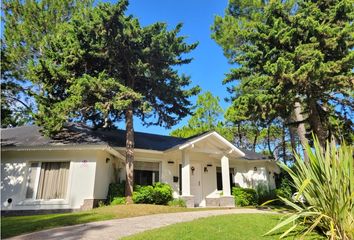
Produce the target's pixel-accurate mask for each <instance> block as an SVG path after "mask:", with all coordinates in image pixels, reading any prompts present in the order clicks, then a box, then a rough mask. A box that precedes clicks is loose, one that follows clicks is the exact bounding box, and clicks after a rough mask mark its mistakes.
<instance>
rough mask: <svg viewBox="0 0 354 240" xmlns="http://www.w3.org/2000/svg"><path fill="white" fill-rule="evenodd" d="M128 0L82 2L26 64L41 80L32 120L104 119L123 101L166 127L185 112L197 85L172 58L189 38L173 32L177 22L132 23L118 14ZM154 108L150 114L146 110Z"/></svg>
mask: <svg viewBox="0 0 354 240" xmlns="http://www.w3.org/2000/svg"><path fill="white" fill-rule="evenodd" d="M127 6H128V2H127V1H124V0H122V1H120V2H118V3H117V4H109V3H104V4H103V3H101V4H98V5H97V6H90V7H86V8H84V9H83V10H81V11H80V12H79V13H78V14H75V15H74V16H73V17H72V19H71V21H69V22H67V23H65V24H61V25H60V26H59V27H58V31H56V33H55V34H52V35H51V36H50V37H49V38H48V39H46V40H47V44H46V45H44V46H43V51H42V52H43V53H42V55H41V56H40V59H39V61H36V62H33V63H32V64H31V65H30V68H29V69H30V73H29V79H30V80H31V81H32V82H35V83H37V84H40V85H41V86H42V92H41V93H39V94H37V95H36V102H37V104H38V109H39V111H38V114H37V115H36V122H37V124H39V125H43V126H44V129H45V131H46V132H47V133H48V134H52V133H55V132H56V131H59V130H60V129H61V127H62V126H63V124H64V123H65V122H68V121H69V122H73V121H77V120H78V119H79V121H80V122H85V123H88V124H89V125H92V126H94V127H96V128H99V127H112V126H113V125H115V124H117V122H118V121H120V120H121V119H123V118H124V113H125V110H126V109H127V108H130V109H131V110H132V111H133V115H134V116H136V117H138V118H140V119H141V120H142V121H143V123H144V124H145V125H160V126H164V127H171V126H173V125H174V124H176V123H177V122H179V121H180V120H181V119H182V118H183V117H185V116H187V115H188V114H189V113H190V109H189V106H190V105H191V103H190V101H189V100H188V98H189V97H190V96H193V95H195V94H196V93H198V92H199V87H191V88H188V86H189V85H190V83H191V81H190V78H189V77H187V76H185V75H183V74H179V73H178V71H177V70H175V68H174V66H176V65H182V64H188V63H189V62H190V61H191V59H190V58H184V57H182V55H183V56H186V54H188V53H189V52H190V51H192V50H193V49H194V48H195V47H196V46H197V44H186V43H185V37H181V36H178V34H179V32H180V30H181V27H182V25H181V24H179V25H177V26H176V27H175V28H174V29H172V30H170V31H169V30H167V25H166V24H164V23H154V24H152V25H148V26H145V27H142V26H140V24H139V21H138V19H137V18H134V17H133V16H127V15H125V11H126V9H127ZM152 116H154V117H152Z"/></svg>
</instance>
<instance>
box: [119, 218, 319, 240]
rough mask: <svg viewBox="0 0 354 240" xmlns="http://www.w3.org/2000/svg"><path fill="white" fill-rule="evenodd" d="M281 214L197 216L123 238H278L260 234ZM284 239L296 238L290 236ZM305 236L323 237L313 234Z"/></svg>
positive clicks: (310, 237)
mask: <svg viewBox="0 0 354 240" xmlns="http://www.w3.org/2000/svg"><path fill="white" fill-rule="evenodd" d="M280 218H281V215H280V214H278V215H273V214H235V215H223V216H214V217H208V218H202V219H197V220H194V221H192V222H187V223H178V224H174V225H170V226H167V227H163V228H159V229H154V230H150V231H146V232H143V233H140V234H136V235H133V236H130V237H126V238H123V239H124V240H140V239H141V240H148V239H154V240H159V239H161V240H165V239H171V240H172V239H178V240H187V239H188V240H192V239H213V240H218V239H220V240H224V239H237V240H243V239H245V240H246V239H247V240H249V239H260V240H268V239H278V238H279V236H280V233H276V234H273V235H270V236H263V234H264V233H266V232H267V231H269V230H270V228H272V227H273V226H274V225H275V224H277V223H278V222H279V220H280ZM285 239H296V238H295V237H294V235H291V236H289V237H287V238H285ZM305 239H307V240H309V239H324V238H322V236H320V235H318V234H315V233H312V234H311V235H309V236H307V237H306V238H305Z"/></svg>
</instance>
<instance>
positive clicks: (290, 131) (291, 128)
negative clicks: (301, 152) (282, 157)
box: [289, 125, 297, 152]
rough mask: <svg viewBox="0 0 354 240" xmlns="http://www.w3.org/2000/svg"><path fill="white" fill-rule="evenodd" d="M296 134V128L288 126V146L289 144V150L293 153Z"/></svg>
mask: <svg viewBox="0 0 354 240" xmlns="http://www.w3.org/2000/svg"><path fill="white" fill-rule="evenodd" d="M295 132H296V128H294V127H293V126H291V125H290V126H289V134H290V144H291V149H292V150H293V152H296V150H297V149H296V141H295V134H296V133H295Z"/></svg>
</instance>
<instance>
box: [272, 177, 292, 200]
mask: <svg viewBox="0 0 354 240" xmlns="http://www.w3.org/2000/svg"><path fill="white" fill-rule="evenodd" d="M275 193H276V195H277V196H278V197H282V198H286V199H291V196H292V195H293V191H292V187H291V182H290V180H289V179H288V178H283V179H282V180H281V183H280V187H279V188H277V189H275Z"/></svg>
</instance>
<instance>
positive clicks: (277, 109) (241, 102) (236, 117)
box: [212, 0, 354, 142]
mask: <svg viewBox="0 0 354 240" xmlns="http://www.w3.org/2000/svg"><path fill="white" fill-rule="evenodd" d="M353 12H354V5H353V4H352V1H351V0H344V1H309V0H297V1H292V0H287V1H260V0H259V1H258V0H257V1H248V0H237V1H236V0H231V1H229V4H228V7H227V9H226V12H225V15H224V16H217V17H216V18H215V20H214V26H213V27H212V29H213V35H212V37H213V38H214V39H215V41H216V42H217V43H218V44H219V45H220V46H221V47H222V48H223V50H224V54H225V56H226V57H227V58H228V60H229V62H230V63H231V64H235V66H236V67H235V68H233V69H232V70H231V71H230V72H229V73H228V74H227V75H226V78H225V80H224V83H225V84H232V83H234V82H237V83H235V84H234V85H229V86H228V90H229V92H230V97H229V99H230V100H231V101H232V106H231V108H232V109H233V111H232V112H233V113H232V115H233V116H232V119H233V121H234V122H236V123H243V122H249V121H250V122H254V123H257V122H261V123H263V124H269V122H271V121H273V120H274V119H276V118H280V119H282V121H284V122H285V123H287V124H288V123H291V122H292V123H293V122H295V123H294V124H295V125H296V124H298V123H297V122H296V121H299V118H296V119H294V116H293V114H294V105H295V103H296V102H299V103H300V104H301V106H302V109H301V112H302V114H304V116H305V117H304V118H305V123H306V124H307V125H308V128H309V129H310V130H312V131H314V133H315V134H317V135H318V136H319V137H321V139H320V140H321V142H323V139H325V138H327V137H328V135H330V134H332V135H333V136H335V137H337V139H341V138H343V137H344V138H345V139H346V140H347V141H351V140H352V139H353V128H354V127H353V118H352V113H353V104H352V102H353V93H352V89H353V82H352V79H353V74H354V73H353V71H352V69H353V68H354V61H353V57H354V54H353V47H354V39H353V36H354V35H353V28H354V25H353V24H352V22H353V17H354V14H353ZM339 109H341V110H339ZM329 133H330V134H329Z"/></svg>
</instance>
